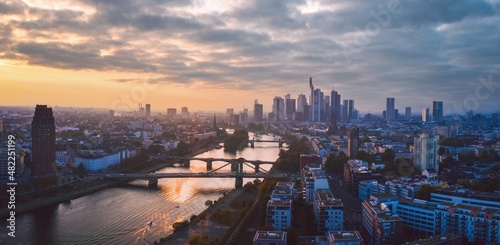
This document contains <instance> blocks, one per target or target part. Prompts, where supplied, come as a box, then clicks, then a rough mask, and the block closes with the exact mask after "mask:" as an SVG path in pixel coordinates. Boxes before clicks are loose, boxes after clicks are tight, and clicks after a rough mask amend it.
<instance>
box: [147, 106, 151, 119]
mask: <svg viewBox="0 0 500 245" xmlns="http://www.w3.org/2000/svg"><path fill="white" fill-rule="evenodd" d="M146 117H147V118H150V117H151V104H146Z"/></svg>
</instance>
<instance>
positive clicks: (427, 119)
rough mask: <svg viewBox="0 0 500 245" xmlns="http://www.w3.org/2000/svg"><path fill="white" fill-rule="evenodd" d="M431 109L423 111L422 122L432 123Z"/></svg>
mask: <svg viewBox="0 0 500 245" xmlns="http://www.w3.org/2000/svg"><path fill="white" fill-rule="evenodd" d="M430 121H431V118H430V115H429V108H424V109H422V122H430Z"/></svg>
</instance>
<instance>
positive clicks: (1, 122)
mask: <svg viewBox="0 0 500 245" xmlns="http://www.w3.org/2000/svg"><path fill="white" fill-rule="evenodd" d="M0 133H3V121H1V120H0Z"/></svg>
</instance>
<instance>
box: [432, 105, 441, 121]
mask: <svg viewBox="0 0 500 245" xmlns="http://www.w3.org/2000/svg"><path fill="white" fill-rule="evenodd" d="M442 120H443V101H432V121H434V122H439V121H442Z"/></svg>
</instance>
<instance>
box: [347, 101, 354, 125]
mask: <svg viewBox="0 0 500 245" xmlns="http://www.w3.org/2000/svg"><path fill="white" fill-rule="evenodd" d="M353 110H354V100H349V107H348V109H347V122H351V120H352V111H353Z"/></svg>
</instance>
